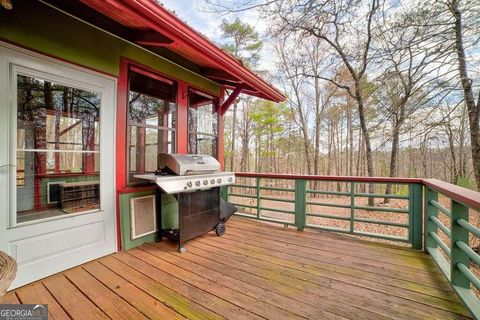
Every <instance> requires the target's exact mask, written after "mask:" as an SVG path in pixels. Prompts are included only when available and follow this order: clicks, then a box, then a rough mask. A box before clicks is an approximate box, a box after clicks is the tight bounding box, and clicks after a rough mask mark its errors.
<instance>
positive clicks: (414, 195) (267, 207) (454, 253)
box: [222, 173, 480, 319]
mask: <svg viewBox="0 0 480 320" xmlns="http://www.w3.org/2000/svg"><path fill="white" fill-rule="evenodd" d="M236 177H237V183H236V184H234V185H232V186H229V187H228V188H225V189H224V190H223V191H222V192H223V196H224V198H225V199H228V200H229V201H230V202H232V203H233V204H235V205H237V207H238V208H239V212H238V213H237V215H238V216H242V217H247V218H253V219H257V220H263V221H268V222H275V223H281V224H284V225H292V226H296V228H297V229H298V230H303V229H304V228H314V229H319V230H324V231H333V232H341V233H347V234H352V235H357V236H362V237H371V238H380V239H384V240H388V241H395V242H404V243H409V244H411V246H412V247H413V248H414V249H417V250H421V249H422V248H423V249H424V250H425V252H427V253H428V254H430V255H431V256H432V258H433V260H434V261H435V262H436V264H437V265H438V267H439V268H440V270H441V271H442V272H443V274H444V275H445V276H446V277H447V279H448V280H449V281H450V283H451V285H452V287H453V289H454V290H455V291H456V292H457V294H458V295H459V297H460V298H461V300H462V301H463V303H464V304H465V306H466V307H467V309H468V310H469V311H470V312H471V313H472V315H473V316H474V317H475V318H476V319H479V318H480V300H479V299H478V298H477V296H476V295H475V294H474V292H473V288H472V286H473V287H475V288H476V289H477V290H479V291H480V280H479V279H478V277H477V276H476V275H475V274H474V273H473V272H472V269H471V262H472V261H473V263H475V264H477V265H480V256H479V255H478V254H477V253H476V252H475V251H474V250H472V249H471V247H470V246H469V239H470V237H472V236H474V237H480V229H478V228H477V227H476V226H474V225H473V224H472V223H471V222H470V221H469V209H471V210H476V211H480V193H478V192H474V191H471V190H468V189H465V188H461V187H458V186H454V185H452V184H449V183H446V182H442V181H438V180H433V179H409V178H407V179H405V178H368V177H339V176H308V175H284V174H280V175H279V174H263V173H236ZM372 184H374V185H376V186H378V185H386V184H393V185H395V186H397V188H396V190H397V192H393V193H391V194H385V193H378V192H375V193H371V192H368V190H371V189H370V188H369V186H370V185H372ZM378 189H379V188H378V187H377V188H376V191H377V190H378ZM439 194H441V195H443V196H445V197H448V198H449V199H450V208H447V207H445V206H444V205H442V204H440V202H439V201H438V195H439ZM369 198H374V199H389V200H390V201H396V205H397V206H396V207H392V206H379V205H378V201H377V204H376V205H375V206H372V205H369V204H368V203H365V202H366V199H369ZM339 199H341V200H342V201H339ZM332 200H333V201H332ZM338 202H340V203H338ZM399 203H402V204H403V205H398V204H399ZM318 208H322V210H324V211H321V212H319V211H318ZM339 210H343V212H341V213H339V212H338V211H339ZM332 212H335V213H332ZM439 213H442V214H443V217H439ZM379 214H380V217H379ZM372 217H373V218H372ZM446 218H448V219H449V227H447V225H448V224H447V225H445V223H443V222H442V221H445V219H446ZM423 221H425V225H423ZM332 225H333V226H332ZM372 225H374V226H377V227H376V228H375V230H376V232H367V231H365V229H368V228H366V227H365V226H372ZM370 229H371V228H370ZM399 230H402V231H399ZM378 231H381V232H378ZM439 231H441V234H439ZM399 234H400V235H399ZM445 237H446V238H447V239H448V240H449V241H447V243H448V244H447V243H445V241H443V240H442V239H445ZM440 250H441V251H442V252H443V254H442V253H441V251H440Z"/></svg>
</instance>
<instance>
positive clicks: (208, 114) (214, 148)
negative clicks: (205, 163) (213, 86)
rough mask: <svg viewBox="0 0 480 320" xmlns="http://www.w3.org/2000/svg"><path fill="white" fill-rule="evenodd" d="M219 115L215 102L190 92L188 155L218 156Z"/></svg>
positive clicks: (197, 93)
mask: <svg viewBox="0 0 480 320" xmlns="http://www.w3.org/2000/svg"><path fill="white" fill-rule="evenodd" d="M217 143H218V115H217V111H216V105H215V100H214V99H213V98H211V97H208V96H206V95H204V94H202V93H200V92H197V91H194V90H190V91H189V96H188V153H190V154H208V155H212V156H214V157H217V155H218V145H217Z"/></svg>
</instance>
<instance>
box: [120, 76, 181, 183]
mask: <svg viewBox="0 0 480 320" xmlns="http://www.w3.org/2000/svg"><path fill="white" fill-rule="evenodd" d="M176 95H177V88H176V84H175V83H174V82H173V81H170V80H168V79H164V78H162V77H159V76H157V75H155V74H150V73H149V72H143V71H142V70H140V69H137V68H132V69H131V70H130V72H129V95H128V132H127V135H128V139H127V140H128V172H129V174H128V178H129V180H128V182H129V184H130V185H132V184H138V183H142V180H139V179H135V177H134V175H136V174H140V173H145V172H154V171H155V170H156V169H157V157H158V154H159V153H174V152H175V146H176V114H177V105H176Z"/></svg>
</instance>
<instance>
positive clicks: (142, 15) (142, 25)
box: [47, 0, 285, 102]
mask: <svg viewBox="0 0 480 320" xmlns="http://www.w3.org/2000/svg"><path fill="white" fill-rule="evenodd" d="M47 1H48V2H54V3H57V4H58V5H59V6H63V7H64V9H65V8H67V7H68V8H69V9H71V10H70V11H75V12H72V13H73V14H75V15H81V17H80V18H82V19H85V20H87V21H88V22H90V23H93V24H96V25H99V26H100V27H101V28H106V29H109V28H110V29H112V30H107V31H109V32H114V33H116V34H117V35H119V36H121V37H124V38H126V39H127V40H129V41H131V42H134V43H136V44H137V45H140V46H142V47H144V48H146V49H147V50H151V51H152V52H161V51H162V50H163V51H164V52H167V51H168V52H170V55H172V54H171V53H173V55H176V56H179V57H181V59H184V60H185V59H186V60H188V62H191V63H192V64H193V65H194V66H195V67H196V69H195V72H197V73H199V74H201V75H202V76H204V77H206V78H208V79H210V80H212V81H214V82H216V83H219V84H221V85H222V86H224V87H225V88H228V89H232V90H235V89H236V88H241V91H242V92H243V93H246V94H249V95H253V96H257V97H259V98H264V99H268V100H272V101H275V102H280V101H283V100H285V96H284V95H283V94H282V93H281V92H280V91H279V90H277V89H276V88H274V87H273V86H272V85H271V84H270V83H268V82H266V81H265V80H263V79H262V78H261V77H260V76H258V75H257V74H255V73H254V72H252V71H251V70H250V69H248V68H247V67H245V66H244V65H243V64H242V63H241V62H240V61H239V60H238V59H236V58H235V57H234V56H232V55H230V54H229V53H227V52H226V51H224V50H222V49H221V48H219V47H217V46H216V45H215V44H214V43H212V42H211V41H210V40H208V39H207V38H206V37H205V36H203V35H201V34H200V33H198V32H197V31H195V30H193V29H192V28H191V27H190V26H188V25H187V24H186V23H185V22H183V21H181V20H180V19H179V18H178V17H177V16H175V15H174V14H173V13H172V12H170V11H169V10H167V9H165V8H164V7H162V6H161V5H159V4H157V3H156V2H154V1H153V0H103V1H98V0H75V1H72V0H67V1H55V0H47ZM79 2H81V3H82V4H83V5H85V6H86V7H88V8H89V9H93V10H86V9H88V8H83V9H82V10H80V9H79V8H78V4H79ZM75 3H76V5H75ZM98 13H100V14H101V15H98ZM101 17H105V19H104V20H105V21H102V18H101ZM107 21H110V23H107Z"/></svg>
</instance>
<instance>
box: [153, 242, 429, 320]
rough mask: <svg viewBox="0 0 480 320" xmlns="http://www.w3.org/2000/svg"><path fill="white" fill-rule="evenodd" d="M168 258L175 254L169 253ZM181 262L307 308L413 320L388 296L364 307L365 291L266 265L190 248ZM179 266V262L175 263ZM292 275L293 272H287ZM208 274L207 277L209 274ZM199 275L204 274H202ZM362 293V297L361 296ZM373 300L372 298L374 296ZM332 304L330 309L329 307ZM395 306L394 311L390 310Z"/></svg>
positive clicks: (408, 310) (410, 313) (413, 315)
mask: <svg viewBox="0 0 480 320" xmlns="http://www.w3.org/2000/svg"><path fill="white" fill-rule="evenodd" d="M164 245H165V244H161V245H158V244H155V245H154V246H156V247H159V248H160V249H162V247H163V246H164ZM170 254H171V255H173V254H176V253H170ZM179 260H180V261H182V260H188V261H189V262H191V263H192V268H193V266H195V269H198V266H204V267H206V268H208V269H210V270H213V271H217V272H218V273H220V274H222V275H223V277H222V278H224V277H228V278H227V279H230V278H234V279H238V280H240V281H243V282H245V283H250V284H251V285H253V286H258V287H261V288H263V289H265V290H267V291H271V292H275V293H277V294H280V295H283V296H285V297H289V298H292V299H294V300H295V299H296V300H298V301H300V302H303V303H307V304H310V305H311V306H314V307H317V308H319V307H320V308H322V309H323V308H325V310H329V308H332V307H336V306H337V305H340V306H343V308H344V309H347V311H344V312H351V310H348V309H349V307H350V308H354V310H356V311H357V314H356V316H355V317H354V318H357V317H362V316H363V315H366V316H368V317H369V318H368V319H371V318H372V315H370V314H365V311H368V312H371V313H375V314H380V315H383V316H385V317H390V318H394V319H414V318H416V312H415V310H413V311H412V310H411V304H410V303H408V304H407V305H406V306H402V305H399V304H398V303H395V301H392V300H391V299H389V296H388V295H382V299H370V300H369V301H368V303H365V297H364V294H371V292H370V291H369V290H363V291H361V290H356V292H358V293H359V294H358V295H355V294H353V293H352V291H353V290H352V288H353V289H356V288H355V287H353V286H345V291H340V290H338V289H335V288H332V286H331V285H330V283H329V282H326V284H325V285H324V286H323V287H322V286H320V285H317V284H313V283H311V282H308V281H305V280H303V279H301V278H293V277H291V276H289V275H286V274H281V273H280V272H278V270H273V269H277V267H276V266H274V267H273V269H272V266H271V265H269V264H264V265H261V264H260V265H261V266H258V265H255V264H254V263H252V264H250V263H251V261H250V260H248V262H247V260H245V259H243V258H242V260H244V261H240V260H234V259H231V258H230V257H227V256H221V255H218V254H216V253H214V252H211V251H204V250H202V249H199V248H197V247H193V246H190V247H189V251H188V252H186V253H184V254H182V255H181V259H179ZM178 263H181V262H178ZM291 271H294V270H291ZM208 273H211V271H209V272H208ZM203 274H207V272H204V273H203ZM362 293H363V294H362ZM374 298H375V295H374ZM332 304H333V306H332ZM392 305H395V308H393V309H392V308H390V307H391V306H392ZM358 309H360V310H358ZM330 310H331V311H332V312H333V313H336V312H335V311H334V310H335V309H330ZM418 318H421V319H424V318H425V314H424V313H421V314H419V316H418Z"/></svg>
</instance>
